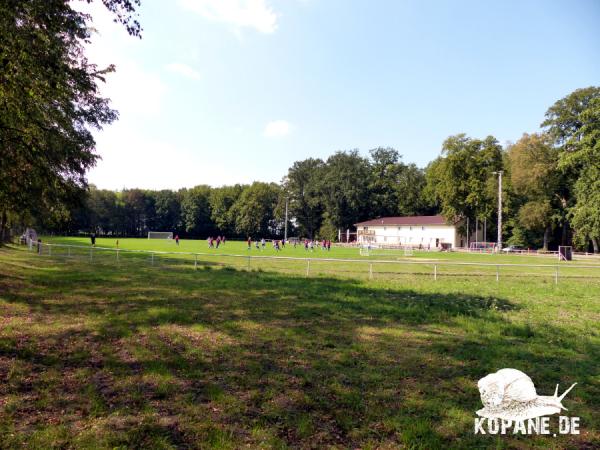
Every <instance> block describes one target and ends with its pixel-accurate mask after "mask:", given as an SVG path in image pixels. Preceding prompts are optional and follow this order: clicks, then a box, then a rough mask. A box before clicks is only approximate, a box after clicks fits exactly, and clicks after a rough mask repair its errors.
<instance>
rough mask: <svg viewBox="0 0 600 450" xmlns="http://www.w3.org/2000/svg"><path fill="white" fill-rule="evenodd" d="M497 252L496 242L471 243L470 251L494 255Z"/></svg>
mask: <svg viewBox="0 0 600 450" xmlns="http://www.w3.org/2000/svg"><path fill="white" fill-rule="evenodd" d="M495 250H496V243H495V242H470V243H469V251H470V252H478V253H493V252H494V251H495Z"/></svg>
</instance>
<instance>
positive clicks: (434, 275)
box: [433, 264, 437, 281]
mask: <svg viewBox="0 0 600 450" xmlns="http://www.w3.org/2000/svg"><path fill="white" fill-rule="evenodd" d="M433 279H434V281H437V264H434V265H433Z"/></svg>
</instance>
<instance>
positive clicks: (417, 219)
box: [356, 216, 448, 227]
mask: <svg viewBox="0 0 600 450" xmlns="http://www.w3.org/2000/svg"><path fill="white" fill-rule="evenodd" d="M385 225H448V222H446V219H444V218H443V217H442V216H404V217H380V218H379V219H372V220H367V221H366V222H359V223H357V224H356V226H357V227H374V226H385Z"/></svg>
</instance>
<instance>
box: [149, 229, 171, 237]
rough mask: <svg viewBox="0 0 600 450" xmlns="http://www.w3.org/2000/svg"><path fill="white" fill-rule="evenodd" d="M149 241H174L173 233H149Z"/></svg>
mask: <svg viewBox="0 0 600 450" xmlns="http://www.w3.org/2000/svg"><path fill="white" fill-rule="evenodd" d="M148 239H173V232H172V231H148Z"/></svg>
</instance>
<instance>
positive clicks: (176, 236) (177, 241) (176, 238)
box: [175, 234, 179, 245]
mask: <svg viewBox="0 0 600 450" xmlns="http://www.w3.org/2000/svg"><path fill="white" fill-rule="evenodd" d="M175 244H177V245H179V235H178V234H176V235H175Z"/></svg>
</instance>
